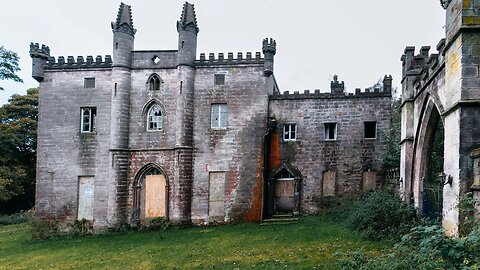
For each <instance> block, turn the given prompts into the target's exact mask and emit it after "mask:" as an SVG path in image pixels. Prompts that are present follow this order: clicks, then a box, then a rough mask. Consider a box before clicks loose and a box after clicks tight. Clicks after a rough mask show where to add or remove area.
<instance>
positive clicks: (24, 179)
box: [0, 88, 38, 213]
mask: <svg viewBox="0 0 480 270" xmlns="http://www.w3.org/2000/svg"><path fill="white" fill-rule="evenodd" d="M37 114H38V88H31V89H29V90H27V94H26V95H13V96H12V97H11V98H10V100H9V103H7V104H5V105H3V106H2V107H0V149H2V151H1V152H0V212H3V213H9V212H16V211H18V210H25V209H28V208H31V207H32V206H33V205H34V197H35V195H34V193H35V168H36V149H37Z"/></svg>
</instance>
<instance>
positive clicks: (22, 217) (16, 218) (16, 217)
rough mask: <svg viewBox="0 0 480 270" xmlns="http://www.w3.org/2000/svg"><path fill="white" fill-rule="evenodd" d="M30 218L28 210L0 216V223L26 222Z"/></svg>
mask: <svg viewBox="0 0 480 270" xmlns="http://www.w3.org/2000/svg"><path fill="white" fill-rule="evenodd" d="M30 219H31V215H30V213H28V212H20V213H16V214H11V215H3V216H0V225H10V224H19V223H24V222H27V221H29V220H30Z"/></svg>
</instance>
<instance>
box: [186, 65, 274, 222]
mask: <svg viewBox="0 0 480 270" xmlns="http://www.w3.org/2000/svg"><path fill="white" fill-rule="evenodd" d="M259 62H260V61H259ZM215 74H224V75H225V84H224V85H214V75H215ZM271 91H273V79H272V77H264V76H263V63H261V62H260V64H258V65H255V64H249V65H244V66H242V65H214V64H213V65H210V66H202V67H200V66H199V67H197V73H196V79H195V111H194V115H195V119H194V123H195V125H194V145H195V153H194V155H195V160H194V173H193V174H194V183H193V198H192V220H193V221H194V222H197V223H202V222H209V220H208V213H209V177H210V176H209V174H210V172H225V183H224V185H225V215H224V219H223V220H224V221H229V220H234V221H236V220H245V219H246V220H256V221H259V220H260V214H261V196H262V186H261V185H262V181H261V180H262V144H263V136H264V135H265V132H266V123H267V106H268V95H269V93H271ZM215 103H225V104H227V108H228V121H227V128H226V129H213V128H211V123H210V121H211V117H210V115H211V105H212V104H215Z"/></svg>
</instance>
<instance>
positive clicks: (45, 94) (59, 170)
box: [36, 69, 115, 225]
mask: <svg viewBox="0 0 480 270" xmlns="http://www.w3.org/2000/svg"><path fill="white" fill-rule="evenodd" d="M110 76H111V70H110V69H105V70H98V69H96V70H88V69H84V70H75V72H71V71H61V70H58V71H46V72H45V80H44V81H43V82H42V83H40V96H39V115H38V116H39V117H38V118H39V123H38V156H37V191H36V211H37V213H38V214H39V215H40V216H41V217H45V218H60V219H66V220H74V219H76V218H77V207H78V185H79V183H78V181H79V177H80V176H94V178H95V189H94V200H95V207H94V219H95V220H96V222H97V224H99V225H101V224H104V225H105V222H106V219H107V216H109V215H113V213H110V212H109V210H111V208H109V205H111V204H113V203H112V201H113V202H115V198H112V197H110V196H108V194H109V193H110V192H111V190H112V189H114V188H115V185H114V184H113V183H111V182H110V176H109V168H110V166H111V158H110V155H109V140H110V97H111V94H112V87H111V81H110V78H111V77H110ZM86 77H94V78H95V88H89V89H84V78H86ZM81 107H96V108H97V117H96V129H95V132H92V133H80V119H81V117H80V108H81Z"/></svg>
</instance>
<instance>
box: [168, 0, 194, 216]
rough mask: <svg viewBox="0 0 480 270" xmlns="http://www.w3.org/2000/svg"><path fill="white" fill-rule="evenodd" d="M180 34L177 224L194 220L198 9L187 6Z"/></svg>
mask: <svg viewBox="0 0 480 270" xmlns="http://www.w3.org/2000/svg"><path fill="white" fill-rule="evenodd" d="M177 31H178V60H177V61H178V64H177V72H178V93H177V100H176V102H177V109H176V137H175V159H176V161H175V164H176V166H175V172H174V174H175V175H174V178H175V179H176V181H175V183H174V188H175V190H177V191H178V193H177V194H178V196H176V202H175V203H174V204H173V209H172V210H173V213H172V218H173V220H174V221H177V222H188V221H190V213H191V196H192V195H191V194H192V181H193V175H192V166H193V165H192V164H193V110H194V105H193V103H194V83H195V73H196V70H195V58H196V55H197V34H198V32H199V29H198V25H197V18H196V15H195V9H194V6H193V5H192V4H190V3H188V2H186V3H185V4H184V5H183V11H182V15H181V17H180V20H179V21H177Z"/></svg>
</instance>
